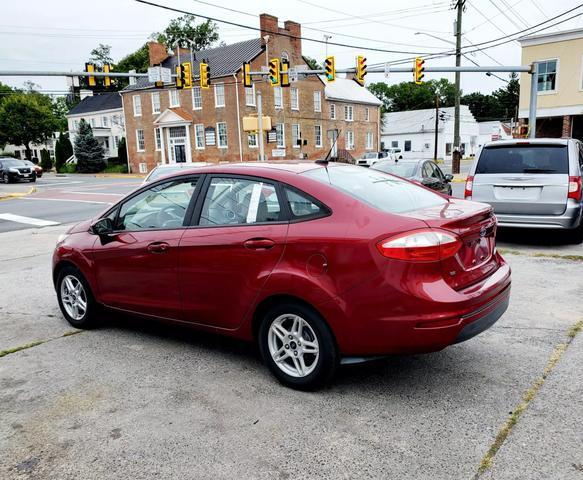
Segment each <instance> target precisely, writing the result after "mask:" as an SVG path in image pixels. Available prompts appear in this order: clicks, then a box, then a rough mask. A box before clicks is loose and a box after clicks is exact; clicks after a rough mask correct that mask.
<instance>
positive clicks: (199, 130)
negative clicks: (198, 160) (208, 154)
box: [194, 123, 204, 150]
mask: <svg viewBox="0 0 583 480" xmlns="http://www.w3.org/2000/svg"><path fill="white" fill-rule="evenodd" d="M194 139H195V144H196V149H197V150H203V149H204V125H203V124H202V123H197V124H196V125H195V126H194Z"/></svg>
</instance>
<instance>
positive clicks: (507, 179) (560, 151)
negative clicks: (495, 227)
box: [464, 138, 583, 242]
mask: <svg viewBox="0 0 583 480" xmlns="http://www.w3.org/2000/svg"><path fill="white" fill-rule="evenodd" d="M582 173H583V144H582V143H581V142H580V141H578V140H574V139H559V138H540V139H531V140H525V139H515V140H504V141H497V142H492V143H487V144H485V145H484V147H483V148H482V150H481V152H480V155H479V157H478V159H477V160H476V161H474V164H473V165H472V167H471V168H470V171H469V174H468V179H467V182H466V188H465V195H464V196H465V198H466V199H471V200H477V201H480V202H486V203H489V204H490V205H492V207H493V208H494V212H495V213H496V217H497V218H498V223H499V225H500V226H504V227H536V228H551V229H553V228H554V229H568V230H571V231H572V232H573V235H574V236H575V238H576V239H577V241H579V242H580V241H581V240H583V199H582V194H581V176H582Z"/></svg>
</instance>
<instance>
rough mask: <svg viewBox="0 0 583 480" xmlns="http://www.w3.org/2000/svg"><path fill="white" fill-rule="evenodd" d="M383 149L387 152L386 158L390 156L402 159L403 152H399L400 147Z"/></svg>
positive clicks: (393, 158)
mask: <svg viewBox="0 0 583 480" xmlns="http://www.w3.org/2000/svg"><path fill="white" fill-rule="evenodd" d="M383 151H384V152H387V154H388V158H390V159H392V160H402V158H403V154H402V153H401V149H400V148H396V147H391V148H385V149H384V150H383Z"/></svg>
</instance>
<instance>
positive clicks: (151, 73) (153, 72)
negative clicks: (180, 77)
mask: <svg viewBox="0 0 583 480" xmlns="http://www.w3.org/2000/svg"><path fill="white" fill-rule="evenodd" d="M148 82H151V83H156V82H164V83H171V82H172V75H171V72H170V69H169V68H165V67H150V68H148Z"/></svg>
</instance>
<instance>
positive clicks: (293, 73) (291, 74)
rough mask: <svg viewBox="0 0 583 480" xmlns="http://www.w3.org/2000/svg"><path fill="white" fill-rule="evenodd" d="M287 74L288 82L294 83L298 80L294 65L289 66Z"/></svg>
mask: <svg viewBox="0 0 583 480" xmlns="http://www.w3.org/2000/svg"><path fill="white" fill-rule="evenodd" d="M288 74H289V81H290V83H296V82H297V81H298V77H299V75H298V70H297V68H296V67H290V69H289V70H288Z"/></svg>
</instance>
